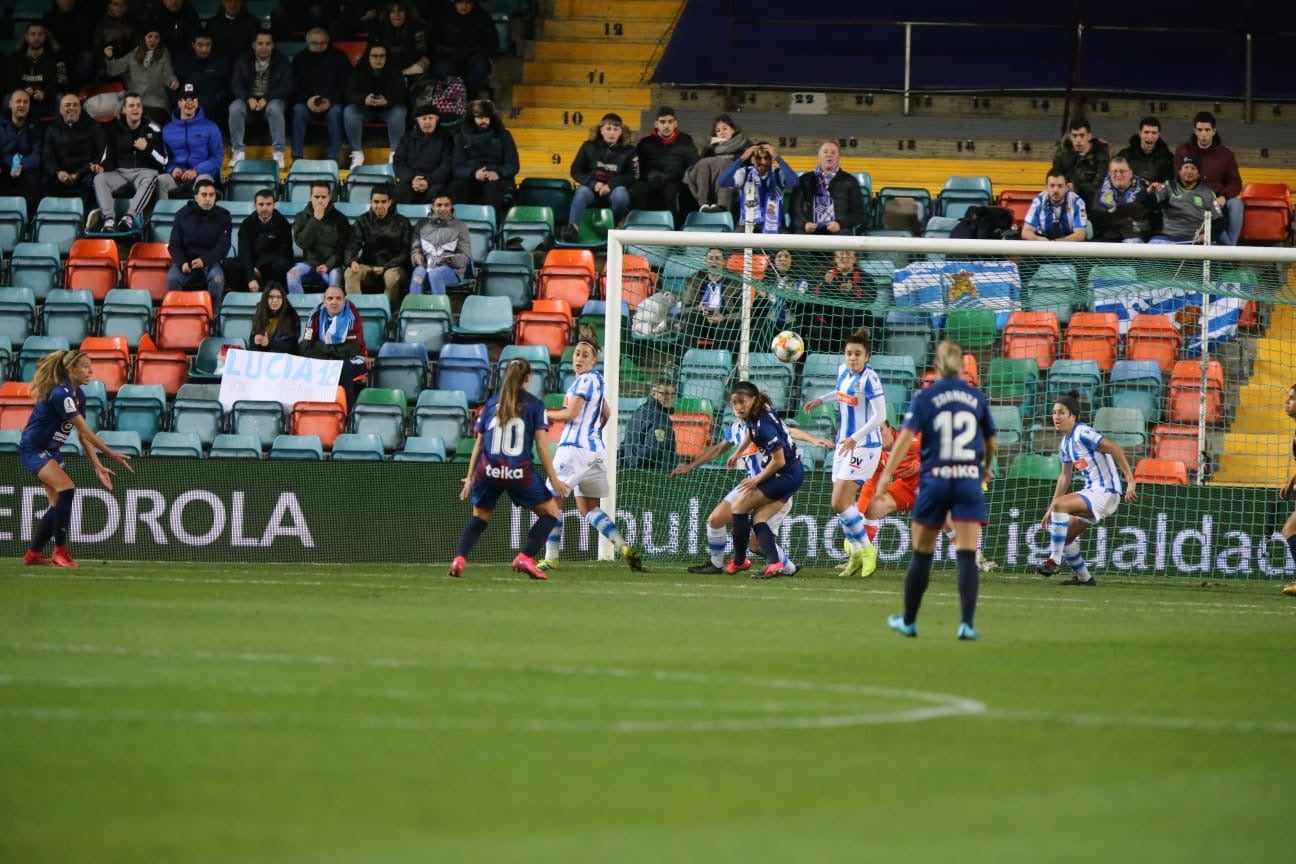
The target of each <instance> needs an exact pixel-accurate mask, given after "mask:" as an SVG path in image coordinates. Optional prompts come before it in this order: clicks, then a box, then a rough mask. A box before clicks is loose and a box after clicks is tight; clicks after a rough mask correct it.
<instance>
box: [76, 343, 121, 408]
mask: <svg viewBox="0 0 1296 864" xmlns="http://www.w3.org/2000/svg"><path fill="white" fill-rule="evenodd" d="M81 350H82V351H84V352H85V353H87V354H89V355H90V367H91V369H93V370H94V377H95V378H98V379H99V380H100V381H102V382H103V385H104V389H105V390H107V391H108V394H109V395H112V394H114V393H116V392H117V391H118V390H120V389H121V386H122V385H123V384H126V383H128V382H129V381H130V345H129V343H128V342H127V341H126V337H125V336H87V337H86V338H84V339H82V340H81Z"/></svg>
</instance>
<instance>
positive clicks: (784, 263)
mask: <svg viewBox="0 0 1296 864" xmlns="http://www.w3.org/2000/svg"><path fill="white" fill-rule="evenodd" d="M773 276H774V287H775V288H777V289H778V290H777V291H776V292H775V291H764V290H762V289H761V288H760V286H757V288H756V296H757V298H759V299H760V300H761V301H762V303H765V304H768V306H767V308H768V312H767V313H766V316H765V317H767V318H768V320H769V322H770V324H771V325H772V326H773V332H774V333H777V332H778V331H780V330H788V329H790V328H792V327H795V326H796V323H797V319H796V310H797V306H798V305H799V304H798V302H797V300H793V299H791V298H792V297H794V296H795V295H798V294H806V293H808V292H809V291H810V283H808V282H806V280H804V279H802V278H801V277H800V276H798V275H796V274H795V273H793V272H792V252H791V251H790V250H788V249H780V250H779V251H778V252H777V253H775V255H774V269H773ZM753 317H755V316H753Z"/></svg>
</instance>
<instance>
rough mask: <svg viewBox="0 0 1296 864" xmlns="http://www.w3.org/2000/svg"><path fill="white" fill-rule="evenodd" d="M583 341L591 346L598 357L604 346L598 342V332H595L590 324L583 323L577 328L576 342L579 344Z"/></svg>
mask: <svg viewBox="0 0 1296 864" xmlns="http://www.w3.org/2000/svg"><path fill="white" fill-rule="evenodd" d="M582 342H584V343H585V344H586V345H588V346H589V347H590V350H591V351H593V352H594V356H595V357H598V355H599V354H600V353H602V351H603V348H602V347H601V346H600V345H599V343H598V334H597V333H595V332H594V328H593V327H591V326H590V325H589V324H582V325H581V326H580V327H579V328H578V329H577V330H576V344H577V345H579V344H581V343H582Z"/></svg>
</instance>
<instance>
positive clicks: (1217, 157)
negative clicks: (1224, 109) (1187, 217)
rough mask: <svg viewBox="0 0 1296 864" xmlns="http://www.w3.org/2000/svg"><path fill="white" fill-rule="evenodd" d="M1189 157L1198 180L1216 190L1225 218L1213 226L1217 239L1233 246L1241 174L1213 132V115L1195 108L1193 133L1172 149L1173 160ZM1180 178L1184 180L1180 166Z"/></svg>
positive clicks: (1238, 220)
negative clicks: (1173, 153) (1197, 173)
mask: <svg viewBox="0 0 1296 864" xmlns="http://www.w3.org/2000/svg"><path fill="white" fill-rule="evenodd" d="M1186 156H1192V157H1193V161H1194V162H1195V164H1196V165H1197V168H1198V170H1199V171H1200V174H1201V182H1202V183H1204V184H1206V186H1208V187H1210V190H1211V191H1212V192H1214V193H1215V199H1216V200H1215V203H1216V205H1217V206H1218V207H1219V208H1220V209H1221V210H1222V211H1223V213H1224V218H1223V220H1221V223H1220V224H1219V225H1217V226H1216V229H1218V231H1219V234H1218V236H1217V238H1216V242H1217V243H1219V244H1220V245H1223V246H1236V245H1237V241H1238V234H1239V233H1241V231H1242V217H1243V213H1244V211H1243V205H1242V198H1241V197H1240V196H1241V195H1242V175H1241V174H1240V173H1239V172H1238V164H1237V157H1235V156H1234V155H1233V151H1232V150H1230V149H1229V148H1227V147H1225V146H1224V139H1223V138H1221V137H1220V135H1219V133H1218V132H1216V131H1215V115H1214V114H1212V113H1210V112H1209V111H1198V112H1197V116H1195V117H1193V134H1192V137H1191V138H1189V139H1188V140H1187V141H1185V142H1184V143H1182V144H1180V145H1179V147H1178V148H1177V149H1176V150H1175V160H1176V162H1179V164H1182V162H1181V161H1180V160H1182V159H1183V158H1184V157H1186ZM1179 179H1180V180H1181V181H1182V180H1183V174H1182V169H1181V173H1180V177H1179Z"/></svg>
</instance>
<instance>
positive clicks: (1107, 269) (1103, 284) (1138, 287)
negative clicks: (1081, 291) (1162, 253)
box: [1076, 264, 1144, 309]
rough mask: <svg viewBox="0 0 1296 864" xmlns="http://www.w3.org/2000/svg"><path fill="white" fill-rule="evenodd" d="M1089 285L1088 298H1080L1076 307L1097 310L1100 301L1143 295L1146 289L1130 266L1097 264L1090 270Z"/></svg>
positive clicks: (1136, 271) (1136, 272)
mask: <svg viewBox="0 0 1296 864" xmlns="http://www.w3.org/2000/svg"><path fill="white" fill-rule="evenodd" d="M1087 285H1088V296H1086V297H1082V298H1079V299H1078V301H1077V303H1076V305H1077V306H1083V307H1085V308H1088V309H1093V308H1096V307H1095V305H1094V304H1095V303H1096V302H1098V301H1102V300H1107V299H1110V298H1121V297H1127V296H1129V295H1131V294H1135V295H1137V294H1141V293H1142V292H1143V287H1144V286H1143V284H1142V283H1141V282H1140V280H1139V275H1138V270H1136V269H1135V268H1134V266H1133V265H1130V264H1095V265H1094V266H1093V267H1091V268H1090V269H1089V281H1088V283H1087Z"/></svg>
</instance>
